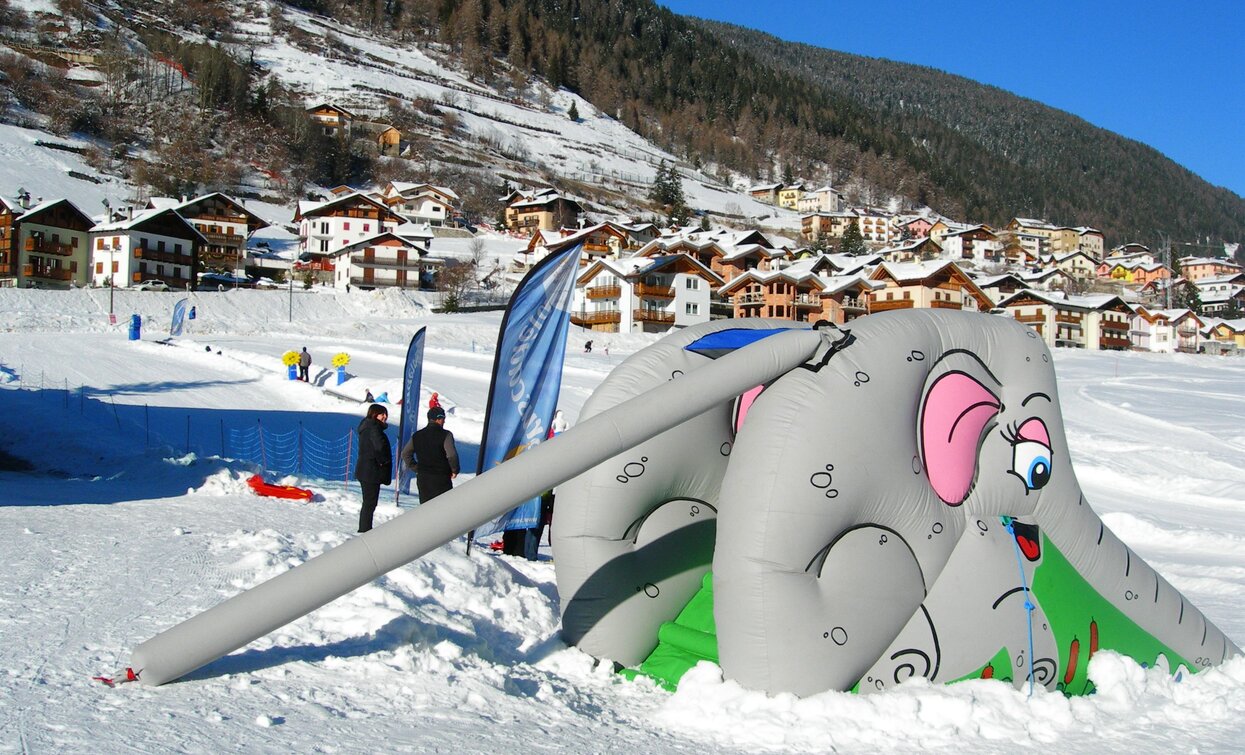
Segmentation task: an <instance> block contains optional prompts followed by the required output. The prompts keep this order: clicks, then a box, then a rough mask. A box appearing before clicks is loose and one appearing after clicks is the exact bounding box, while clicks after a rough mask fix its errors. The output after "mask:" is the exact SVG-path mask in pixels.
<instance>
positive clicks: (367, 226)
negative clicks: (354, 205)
mask: <svg viewBox="0 0 1245 755" xmlns="http://www.w3.org/2000/svg"><path fill="white" fill-rule="evenodd" d="M371 229H372V224H371V223H364V224H363V232H364V233H367V232H368V231H370V230H371Z"/></svg>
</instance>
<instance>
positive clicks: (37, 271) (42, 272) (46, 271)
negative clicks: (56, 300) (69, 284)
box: [22, 265, 73, 281]
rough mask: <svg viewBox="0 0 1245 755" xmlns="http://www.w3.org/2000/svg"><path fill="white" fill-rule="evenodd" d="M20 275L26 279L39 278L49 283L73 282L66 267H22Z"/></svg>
mask: <svg viewBox="0 0 1245 755" xmlns="http://www.w3.org/2000/svg"><path fill="white" fill-rule="evenodd" d="M22 275H23V276H25V277H27V278H40V279H42V280H49V281H67V280H73V273H72V272H70V270H69V268H67V267H34V266H32V265H24V266H22Z"/></svg>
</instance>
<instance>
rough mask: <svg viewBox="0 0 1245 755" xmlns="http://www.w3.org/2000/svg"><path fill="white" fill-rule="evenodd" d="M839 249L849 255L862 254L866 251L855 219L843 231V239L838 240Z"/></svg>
mask: <svg viewBox="0 0 1245 755" xmlns="http://www.w3.org/2000/svg"><path fill="white" fill-rule="evenodd" d="M839 251H840V252H842V253H843V254H851V255H858V254H864V253H865V252H866V251H868V250H867V249H866V248H865V238H864V236H861V235H860V226H859V225H857V224H856V221H855V220H853V221H852V222H851V224H850V225H849V226H847V230H846V231H844V232H843V240H842V241H840V242H839Z"/></svg>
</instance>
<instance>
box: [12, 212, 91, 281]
mask: <svg viewBox="0 0 1245 755" xmlns="http://www.w3.org/2000/svg"><path fill="white" fill-rule="evenodd" d="M11 222H13V223H14V225H12V226H10V228H11V230H10V231H9V233H10V234H11V236H10V238H11V242H12V248H15V249H16V250H17V262H16V265H15V268H16V269H15V273H16V275H15V278H16V280H15V283H16V285H17V286H19V287H23V288H26V287H31V288H59V289H66V288H70V287H72V286H85V285H86V284H87V282H88V281H89V280H90V275H89V273H88V270H87V268H88V266H89V265H90V264H91V252H90V231H91V226H92V225H94V224H95V221H93V220H92V219H91V218H90V217H88V216H87V214H86V213H84V212H83V211H82V210H80V209H78V207H77V205H75V204H74V203H73V202H70V201H69V200H68V199H53V200H50V201H47V202H41V203H39V204H37V205H35V206H34V207H31V208H29V209H27V210H25V211H23V212H22V214H21V215H20V216H18V217H16V218H13V219H12V220H11Z"/></svg>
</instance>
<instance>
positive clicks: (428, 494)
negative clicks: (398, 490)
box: [402, 406, 458, 503]
mask: <svg viewBox="0 0 1245 755" xmlns="http://www.w3.org/2000/svg"><path fill="white" fill-rule="evenodd" d="M402 463H403V464H405V465H406V468H407V469H409V470H411V471H412V472H414V473H415V487H416V488H418V489H419V502H420V503H427V502H428V501H431V500H432V499H433V498H436V497H437V496H439V495H441V494H442V493H445V492H448V491H449V490H450V489H451V488H453V487H454V483H452V482H450V481H451V480H453V479H454V478H455V477H457V476H458V449H457V448H456V447H455V446H454V433H452V432H450V431H449V430H446V429H445V410H444V409H442V408H441V407H439V406H434V407H432V408H431V409H429V410H428V424H427V425H424V427H423V429H421V430H417V431H416V432H415V433H414V434H413V435H411V439H410V440H408V441H407V442H406V445H405V446H403V447H402Z"/></svg>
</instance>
